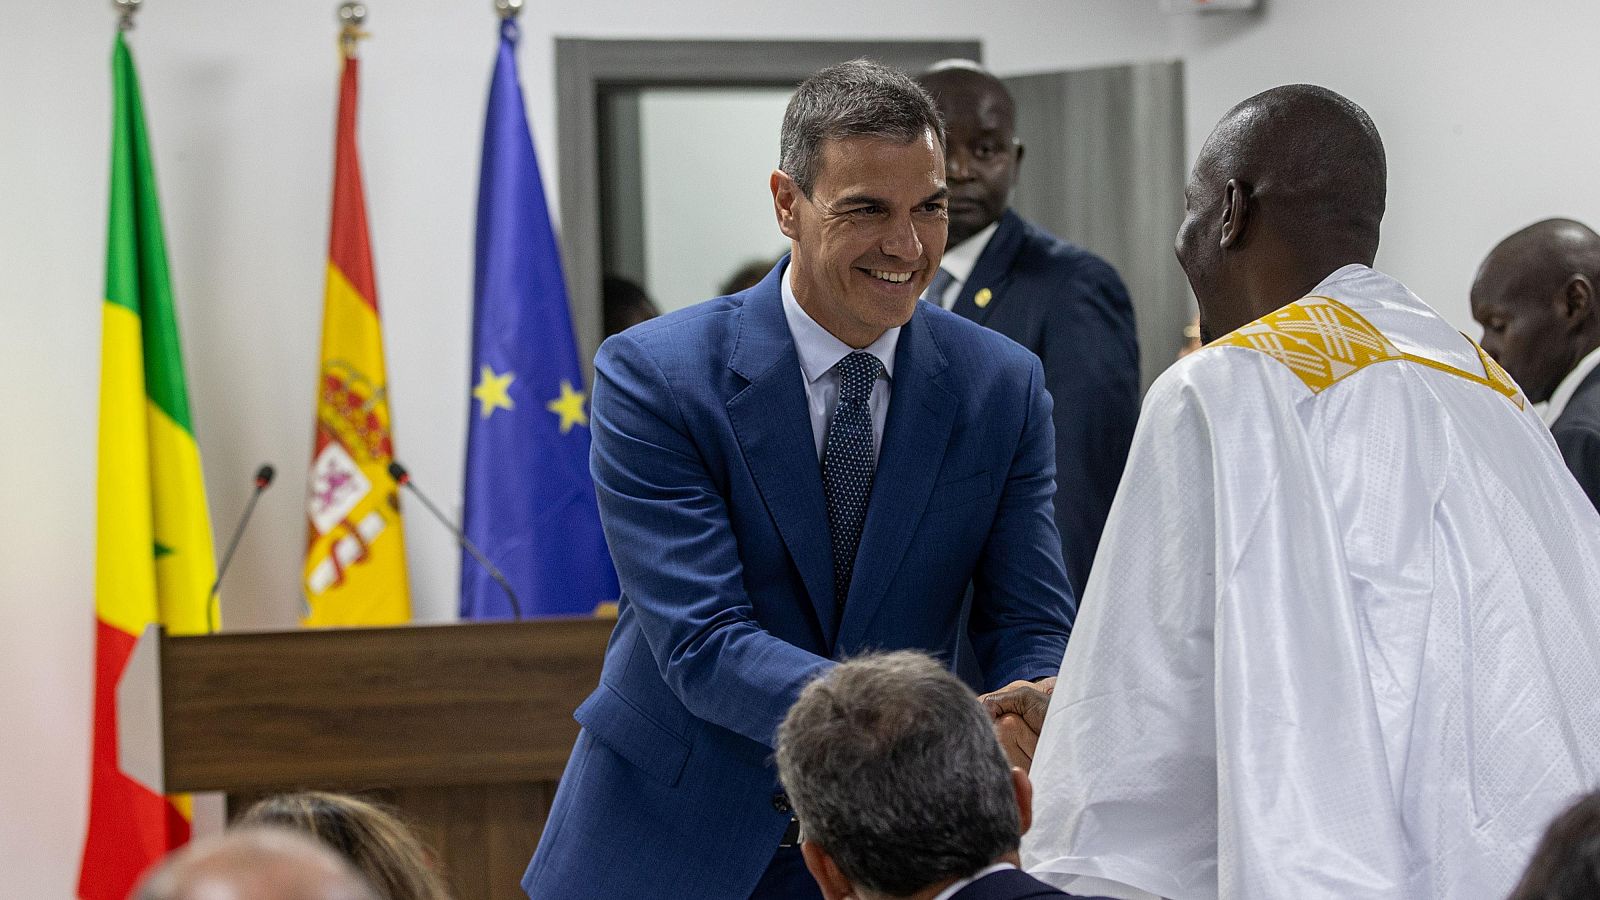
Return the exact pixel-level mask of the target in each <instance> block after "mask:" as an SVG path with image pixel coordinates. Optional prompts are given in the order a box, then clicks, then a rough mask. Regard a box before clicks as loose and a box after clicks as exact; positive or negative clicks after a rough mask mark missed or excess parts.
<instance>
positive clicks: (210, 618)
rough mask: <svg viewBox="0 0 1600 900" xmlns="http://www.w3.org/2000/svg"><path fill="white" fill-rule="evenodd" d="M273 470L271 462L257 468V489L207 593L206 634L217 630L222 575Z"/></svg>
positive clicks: (245, 509)
mask: <svg viewBox="0 0 1600 900" xmlns="http://www.w3.org/2000/svg"><path fill="white" fill-rule="evenodd" d="M274 474H276V472H274V471H273V468H272V464H271V463H262V464H261V468H259V469H257V470H256V486H255V490H253V491H251V492H250V500H249V502H247V503H245V505H244V515H241V516H240V517H239V524H238V525H235V526H234V527H233V539H232V540H230V541H228V552H226V553H224V554H222V565H220V566H218V567H217V580H216V581H213V582H212V583H211V593H209V594H207V595H206V634H212V633H214V632H215V631H216V630H217V588H219V587H221V586H222V576H223V574H224V573H226V572H227V571H228V564H229V563H231V562H233V551H235V550H237V549H239V539H240V538H242V537H244V527H245V526H246V525H248V524H249V523H250V516H251V514H253V513H254V512H255V511H256V501H257V500H259V499H261V494H262V492H263V491H265V490H266V489H267V486H268V485H270V484H272V476H273V475H274Z"/></svg>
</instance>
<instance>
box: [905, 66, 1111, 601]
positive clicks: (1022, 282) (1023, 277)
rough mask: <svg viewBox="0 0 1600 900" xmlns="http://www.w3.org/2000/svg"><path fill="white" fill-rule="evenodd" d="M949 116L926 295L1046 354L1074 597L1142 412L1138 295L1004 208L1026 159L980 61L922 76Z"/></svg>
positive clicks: (1006, 95)
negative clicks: (938, 258) (941, 202)
mask: <svg viewBox="0 0 1600 900" xmlns="http://www.w3.org/2000/svg"><path fill="white" fill-rule="evenodd" d="M919 80H920V81H921V83H922V85H923V87H925V88H927V89H928V92H929V93H930V94H932V95H933V98H934V102H935V103H936V104H937V105H938V107H939V112H940V114H941V115H942V116H943V117H944V122H945V129H946V133H947V138H946V144H947V147H946V152H945V171H946V174H947V176H948V180H949V184H950V238H949V242H950V246H949V248H948V249H947V250H946V251H945V259H944V262H943V265H942V269H943V270H944V274H943V275H942V276H940V277H938V278H936V279H935V280H934V282H933V285H932V287H931V288H930V296H929V298H928V299H929V300H931V301H932V302H936V303H939V304H941V305H943V306H944V307H945V308H946V309H949V310H951V311H953V312H955V313H956V314H957V315H960V316H962V317H964V318H967V319H971V320H972V321H974V322H977V323H979V324H981V325H985V326H987V327H989V328H992V329H994V330H995V331H998V332H1000V333H1001V334H1003V335H1005V336H1006V337H1008V338H1011V339H1012V340H1014V341H1016V342H1017V343H1019V344H1021V345H1022V346H1024V347H1026V348H1028V349H1029V350H1031V351H1033V353H1034V355H1035V356H1038V357H1039V359H1040V360H1041V361H1042V362H1043V364H1044V375H1045V387H1046V388H1047V389H1048V390H1049V391H1050V396H1051V398H1052V399H1053V401H1054V403H1055V406H1054V413H1053V417H1054V422H1055V429H1056V501H1055V510H1056V524H1057V526H1058V527H1059V529H1060V531H1061V541H1062V555H1063V557H1064V558H1065V560H1066V564H1067V575H1068V577H1069V578H1070V579H1071V581H1072V588H1073V590H1074V591H1076V592H1077V593H1078V595H1079V596H1081V595H1082V593H1083V586H1084V583H1085V582H1087V581H1088V578H1089V566H1090V564H1091V563H1092V562H1093V561H1094V551H1095V547H1096V546H1097V545H1098V544H1099V543H1100V532H1101V531H1102V530H1103V529H1104V528H1105V523H1106V515H1107V514H1108V513H1109V512H1110V511H1111V500H1112V498H1113V497H1115V496H1116V492H1117V483H1118V481H1119V480H1120V479H1121V478H1122V467H1123V464H1124V463H1125V462H1127V458H1128V447H1129V445H1130V444H1131V443H1132V441H1133V426H1134V422H1135V420H1136V419H1137V418H1138V415H1139V346H1138V339H1137V337H1136V335H1135V331H1134V322H1133V305H1132V303H1130V302H1129V300H1128V291H1127V289H1126V288H1125V287H1123V285H1122V279H1121V278H1119V277H1118V276H1117V273H1116V270H1115V269H1112V268H1111V266H1110V265H1109V264H1108V263H1106V261H1105V260H1103V259H1101V258H1100V257H1098V256H1095V255H1094V254H1093V253H1090V252H1089V251H1087V250H1085V249H1083V248H1081V247H1077V246H1075V245H1073V244H1069V243H1067V242H1066V241H1063V240H1059V239H1058V238H1056V237H1053V236H1052V235H1050V234H1049V233H1047V232H1045V231H1044V230H1043V229H1041V228H1038V227H1037V226H1035V225H1032V224H1030V223H1029V222H1027V221H1025V220H1023V218H1022V217H1021V216H1018V215H1017V214H1016V213H1015V212H1012V211H1011V210H1009V209H1007V206H1006V204H1007V203H1008V202H1009V200H1010V196H1011V189H1012V187H1013V186H1015V184H1016V179H1017V167H1018V166H1019V165H1020V164H1021V162H1022V150H1023V148H1022V145H1021V144H1019V143H1018V142H1017V140H1016V128H1015V122H1016V106H1015V103H1014V102H1013V101H1012V99H1011V94H1010V92H1008V91H1007V90H1006V88H1005V85H1004V84H1002V83H1001V82H1000V81H999V80H998V79H996V78H995V77H994V76H992V75H990V74H989V73H988V72H985V71H984V70H982V69H981V68H979V67H978V66H977V64H976V63H971V62H966V61H953V62H950V63H945V64H942V65H940V66H937V67H935V68H934V69H933V70H932V71H930V72H927V73H925V74H924V75H922V76H921V78H920V79H919Z"/></svg>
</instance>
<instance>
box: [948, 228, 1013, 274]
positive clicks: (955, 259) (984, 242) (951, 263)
mask: <svg viewBox="0 0 1600 900" xmlns="http://www.w3.org/2000/svg"><path fill="white" fill-rule="evenodd" d="M999 227H1000V220H999V219H995V220H994V221H993V222H990V223H989V225H988V226H987V227H986V228H984V229H983V230H982V231H980V232H978V233H977V234H975V235H973V236H972V237H969V238H967V239H966V240H964V241H962V242H961V243H959V244H957V245H955V246H954V247H946V248H945V251H944V259H942V260H940V261H939V268H941V269H943V270H945V271H946V272H949V273H950V276H951V277H952V278H954V279H955V280H956V281H959V282H961V283H962V284H966V283H967V279H968V278H971V277H972V270H973V268H974V267H975V266H977V265H978V257H980V256H982V255H983V251H984V248H985V247H988V246H989V239H990V238H992V237H994V233H995V230H996V229H998V228H999Z"/></svg>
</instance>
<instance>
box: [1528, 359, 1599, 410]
mask: <svg viewBox="0 0 1600 900" xmlns="http://www.w3.org/2000/svg"><path fill="white" fill-rule="evenodd" d="M1595 366H1600V347H1597V348H1595V349H1593V350H1590V351H1589V355H1588V356H1585V357H1584V358H1583V359H1580V360H1578V364H1577V365H1576V366H1574V367H1573V369H1572V371H1571V372H1568V373H1567V377H1565V378H1563V379H1561V383H1560V384H1558V385H1556V390H1555V393H1553V394H1551V395H1550V402H1549V403H1546V404H1545V405H1544V409H1542V410H1540V411H1539V415H1540V416H1541V417H1543V418H1544V423H1545V424H1546V425H1554V424H1555V423H1556V420H1557V419H1559V418H1561V414H1562V413H1563V412H1565V411H1566V409H1567V403H1568V401H1570V400H1571V399H1572V395H1573V394H1576V393H1577V392H1578V385H1580V384H1583V380H1584V379H1585V378H1588V377H1589V373H1590V372H1593V371H1594V367H1595Z"/></svg>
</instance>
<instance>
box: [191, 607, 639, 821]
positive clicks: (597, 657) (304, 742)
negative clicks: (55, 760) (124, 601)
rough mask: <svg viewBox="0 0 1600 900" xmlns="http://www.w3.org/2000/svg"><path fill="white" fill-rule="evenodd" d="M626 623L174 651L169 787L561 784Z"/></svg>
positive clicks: (217, 638) (349, 632)
mask: <svg viewBox="0 0 1600 900" xmlns="http://www.w3.org/2000/svg"><path fill="white" fill-rule="evenodd" d="M613 624H615V623H614V621H613V620H608V619H544V620H535V621H524V622H482V623H470V624H454V625H418V626H406V627H400V628H341V629H326V630H307V631H284V632H262V633H241V634H217V635H205V636H194V637H164V638H163V639H162V641H161V653H160V670H161V671H160V679H161V688H160V690H161V707H162V715H161V718H162V735H161V738H162V741H161V743H162V746H163V755H164V758H165V781H166V785H165V789H166V790H168V791H172V792H179V791H252V792H259V791H263V790H270V789H292V788H296V787H300V786H304V785H332V784H338V785H362V784H371V785H386V786H404V785H446V784H493V783H497V782H527V781H544V780H550V781H553V780H555V779H556V778H558V777H559V776H560V774H561V770H562V767H563V766H564V765H565V764H566V760H567V754H568V753H569V752H570V751H571V749H572V742H573V740H574V739H576V737H577V735H578V725H577V723H576V722H574V721H573V720H572V713H573V710H575V709H576V708H577V706H578V704H579V703H581V702H582V701H583V699H584V698H585V697H586V696H588V695H589V692H590V691H592V690H593V689H594V686H595V685H596V684H597V683H598V682H599V679H600V664H601V660H602V657H603V655H604V650H605V644H606V641H607V639H608V638H609V636H610V633H611V628H612V626H613Z"/></svg>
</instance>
